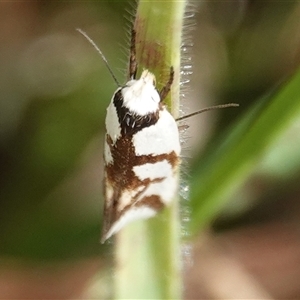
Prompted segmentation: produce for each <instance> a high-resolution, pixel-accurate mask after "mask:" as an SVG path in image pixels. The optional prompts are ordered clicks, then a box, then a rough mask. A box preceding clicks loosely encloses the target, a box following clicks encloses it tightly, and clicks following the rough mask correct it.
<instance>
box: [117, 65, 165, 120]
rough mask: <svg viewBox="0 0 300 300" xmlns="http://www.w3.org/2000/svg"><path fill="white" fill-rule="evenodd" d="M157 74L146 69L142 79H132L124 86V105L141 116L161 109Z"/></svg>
mask: <svg viewBox="0 0 300 300" xmlns="http://www.w3.org/2000/svg"><path fill="white" fill-rule="evenodd" d="M155 83H156V80H155V76H154V75H153V74H152V73H151V72H149V71H148V70H144V71H143V73H142V75H141V77H140V79H138V80H130V81H128V82H127V84H126V85H125V87H123V88H122V95H123V106H125V107H127V108H128V109H129V110H130V111H132V112H133V113H135V114H137V115H139V116H145V115H147V114H149V113H154V112H156V111H157V110H158V109H159V103H160V96H159V93H158V91H157V89H156V87H155Z"/></svg>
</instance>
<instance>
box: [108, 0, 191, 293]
mask: <svg viewBox="0 0 300 300" xmlns="http://www.w3.org/2000/svg"><path fill="white" fill-rule="evenodd" d="M185 5H186V3H185V1H155V2H154V1H140V2H139V5H138V9H137V15H136V20H135V24H134V28H135V30H136V33H137V38H136V40H137V45H136V46H137V61H138V64H139V73H138V77H139V75H140V72H141V71H142V70H143V69H149V70H150V71H151V72H152V73H154V74H155V76H156V81H157V87H158V89H160V88H161V87H162V86H163V85H164V84H165V83H166V82H167V80H168V77H169V72H170V67H171V66H172V67H173V68H174V71H175V78H174V82H173V85H172V89H171V92H170V93H169V96H168V98H167V101H166V102H167V105H168V107H169V110H170V111H171V112H172V114H173V115H174V116H175V117H176V116H177V115H178V109H179V83H180V49H181V34H182V26H183V16H184V10H185ZM178 207H179V205H178V197H177V196H176V197H175V199H174V201H173V204H172V205H171V206H170V207H169V208H167V209H165V210H164V211H163V212H162V213H159V214H158V216H157V217H155V218H153V219H150V220H146V221H137V222H134V223H132V224H129V225H128V226H126V227H125V228H124V229H122V230H121V231H120V233H118V234H117V236H116V245H115V290H114V292H115V299H180V298H181V292H182V283H181V274H180V269H181V255H180V218H179V209H178Z"/></svg>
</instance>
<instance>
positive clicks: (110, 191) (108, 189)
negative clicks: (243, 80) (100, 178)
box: [105, 176, 114, 203]
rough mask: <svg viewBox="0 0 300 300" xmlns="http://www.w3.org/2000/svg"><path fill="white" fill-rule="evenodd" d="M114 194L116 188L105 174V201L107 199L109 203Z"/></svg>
mask: <svg viewBox="0 0 300 300" xmlns="http://www.w3.org/2000/svg"><path fill="white" fill-rule="evenodd" d="M113 194H114V189H113V187H112V185H111V184H110V182H109V180H108V179H107V178H106V176H105V196H106V197H105V201H107V203H110V202H111V199H112V197H113Z"/></svg>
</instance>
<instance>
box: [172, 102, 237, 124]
mask: <svg viewBox="0 0 300 300" xmlns="http://www.w3.org/2000/svg"><path fill="white" fill-rule="evenodd" d="M238 106H239V104H237V103H227V104H220V105H215V106H210V107H206V108H203V109H200V110H198V111H196V112H194V113H191V114H188V115H185V116H183V117H180V118H177V119H176V122H177V121H182V120H184V119H187V118H190V117H193V116H196V115H199V114H201V113H203V112H205V111H209V110H213V109H219V108H227V107H238Z"/></svg>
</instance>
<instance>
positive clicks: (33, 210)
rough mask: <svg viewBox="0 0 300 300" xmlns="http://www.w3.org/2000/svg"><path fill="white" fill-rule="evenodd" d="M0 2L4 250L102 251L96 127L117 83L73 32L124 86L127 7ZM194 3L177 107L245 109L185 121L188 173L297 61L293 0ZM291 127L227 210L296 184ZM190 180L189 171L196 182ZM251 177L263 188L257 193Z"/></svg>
mask: <svg viewBox="0 0 300 300" xmlns="http://www.w3.org/2000/svg"><path fill="white" fill-rule="evenodd" d="M233 3H234V4H233ZM0 6H1V16H2V17H1V18H0V38H1V46H0V53H1V55H0V60H1V64H0V68H1V72H0V74H1V75H0V87H1V89H0V91H1V103H0V116H1V117H0V124H1V127H0V146H1V149H0V159H1V210H0V214H1V218H0V240H1V244H0V251H1V253H2V254H6V255H10V256H26V257H28V256H29V257H32V258H54V257H56V258H59V257H73V256H74V255H76V256H84V255H92V254H96V253H100V252H101V249H102V248H101V246H100V245H99V243H98V238H99V233H100V228H101V207H102V205H101V203H102V202H101V201H102V191H101V190H102V138H103V130H104V129H103V126H104V115H105V109H106V106H107V103H108V102H109V101H110V97H111V95H112V93H113V91H114V90H115V83H114V82H113V80H112V78H111V77H110V75H109V73H108V71H107V69H106V68H105V66H104V64H103V62H102V61H101V58H100V57H99V56H98V55H97V53H96V52H95V51H94V50H93V48H92V47H91V45H90V44H88V42H87V41H85V40H84V39H83V37H82V36H80V35H79V34H78V32H76V31H75V28H77V27H80V28H82V29H83V30H85V31H87V32H88V34H89V35H90V36H91V38H92V39H93V40H94V41H95V42H96V44H97V45H99V47H100V48H101V49H102V51H103V52H104V53H105V55H106V56H107V58H108V60H109V61H110V63H111V66H112V68H113V69H114V70H116V75H117V77H118V79H119V81H120V82H123V81H125V75H124V74H125V68H126V57H127V56H126V54H125V53H124V51H123V48H124V49H125V52H126V51H127V44H128V39H127V36H128V34H129V32H127V30H126V28H127V27H126V25H125V24H126V21H125V18H124V15H126V14H127V17H128V13H126V9H127V8H129V10H131V8H130V5H129V3H128V2H125V1H113V2H102V1H99V2H64V3H59V2H55V3H54V2H49V3H48V2H43V3H42V2H22V3H18V2H3V3H1V4H0ZM197 9H198V14H196V16H194V17H192V18H193V21H195V23H196V25H195V26H194V31H190V33H191V34H192V35H193V36H194V37H193V40H194V43H195V45H194V46H193V48H192V52H193V60H192V61H193V69H194V75H193V76H191V83H190V84H188V85H185V95H186V100H184V101H186V102H183V106H184V105H185V103H188V104H187V106H190V107H192V108H193V110H196V109H198V108H201V107H203V106H207V105H210V104H212V103H214V104H215V103H216V102H217V103H221V102H238V103H240V105H241V106H240V108H239V109H238V110H236V109H231V110H226V111H225V110H224V111H219V112H217V113H218V114H220V115H221V114H222V116H221V117H220V118H217V116H216V115H212V114H211V113H208V114H205V115H201V117H199V118H197V117H195V118H193V120H191V121H190V122H191V131H190V133H189V135H190V136H192V142H193V143H192V145H193V148H192V153H193V167H192V170H191V174H196V171H193V170H198V169H199V168H200V169H201V165H200V166H199V163H202V160H201V159H200V156H201V155H202V154H203V153H204V148H203V144H204V143H206V142H207V141H208V140H209V139H211V142H209V143H208V146H207V149H213V147H212V146H211V145H217V142H216V141H215V138H214V136H215V135H213V134H212V133H213V132H216V133H217V135H218V136H221V135H222V134H223V130H224V129H226V128H228V127H229V125H230V124H231V125H232V124H233V122H234V121H235V119H236V118H237V117H238V118H242V116H243V115H244V111H245V110H246V109H247V108H248V107H251V106H252V105H253V103H255V102H256V101H257V99H258V98H259V97H260V96H263V95H265V94H267V93H269V92H270V91H271V90H273V88H274V87H275V86H276V87H278V86H279V83H280V82H282V81H283V79H287V78H288V76H289V75H290V74H292V73H293V72H294V71H295V70H296V69H297V67H298V65H299V57H300V56H299V44H300V43H299V34H298V32H299V26H300V21H299V18H298V17H297V16H298V14H299V11H300V7H299V4H298V3H297V2H295V3H292V2H290V3H282V2H255V1H252V2H250V1H249V2H246V1H239V4H237V3H236V2H232V3H230V2H229V3H228V2H205V3H201V4H200V5H198V7H197ZM127 25H128V24H127ZM188 29H189V28H188ZM191 29H192V28H191ZM187 32H188V30H187ZM120 44H121V45H122V46H120ZM120 70H121V72H120ZM187 100H189V102H188V101H187ZM183 109H184V110H185V111H186V109H185V108H184V107H183ZM216 121H217V122H216ZM193 122H198V123H193ZM278 122H280V119H279V120H278ZM295 124H296V123H295ZM293 128H294V129H293ZM291 130H292V131H287V135H286V136H282V137H281V139H282V141H284V142H282V143H279V144H277V146H276V147H275V146H274V147H273V148H272V150H271V152H270V153H269V154H266V156H265V157H264V160H263V161H262V162H261V164H259V165H258V166H257V169H256V170H257V171H254V173H253V174H254V175H252V177H251V180H254V181H255V182H256V184H255V185H251V182H252V181H249V183H248V184H247V183H245V189H244V190H241V191H240V192H239V193H238V194H237V197H235V198H234V201H235V203H236V205H230V206H228V209H226V212H227V214H226V216H228V215H231V214H233V213H235V214H236V216H240V214H241V212H243V211H248V208H249V203H250V206H253V203H254V202H255V201H256V202H259V199H264V198H265V197H267V195H268V193H269V192H270V191H271V190H272V189H273V188H274V185H275V187H276V186H277V187H278V189H279V185H280V192H282V195H284V193H285V192H286V191H285V188H284V187H285V186H286V187H289V188H291V185H290V182H291V181H290V178H292V179H293V180H292V181H293V182H297V178H298V176H299V175H298V174H299V167H298V166H299V158H298V156H299V155H298V153H299V152H298V151H297V150H296V149H298V147H299V143H298V141H299V138H298V132H297V124H296V125H294V127H292V129H291ZM264 134H265V133H264V132H263V131H262V132H261V139H264ZM283 144H284V145H285V147H284V149H283V146H282V145H283ZM289 145H290V147H289ZM210 151H213V150H210ZM283 153H286V154H285V155H283ZM198 157H199V159H198ZM280 166H282V168H280ZM275 169H276V171H274V170H275ZM270 170H273V171H270ZM193 172H194V173H193ZM274 174H276V180H275V179H274ZM291 174H292V175H291ZM193 176H194V175H193ZM253 176H254V177H253ZM197 180H198V178H197V177H194V178H192V181H194V184H195V185H197V184H198V182H197ZM258 181H259V185H262V186H264V187H265V188H264V189H260V190H259V191H258V190H257V182H258ZM199 184H201V183H200V182H199ZM216 185H218V182H216ZM292 188H294V189H296V188H297V185H292ZM278 189H276V191H278ZM241 195H242V196H241ZM269 201H270V205H271V202H272V201H271V200H269ZM226 220H227V219H226ZM193 222H194V221H193V220H191V224H192V225H193ZM196 222H197V221H196ZM195 224H196V223H195Z"/></svg>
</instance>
